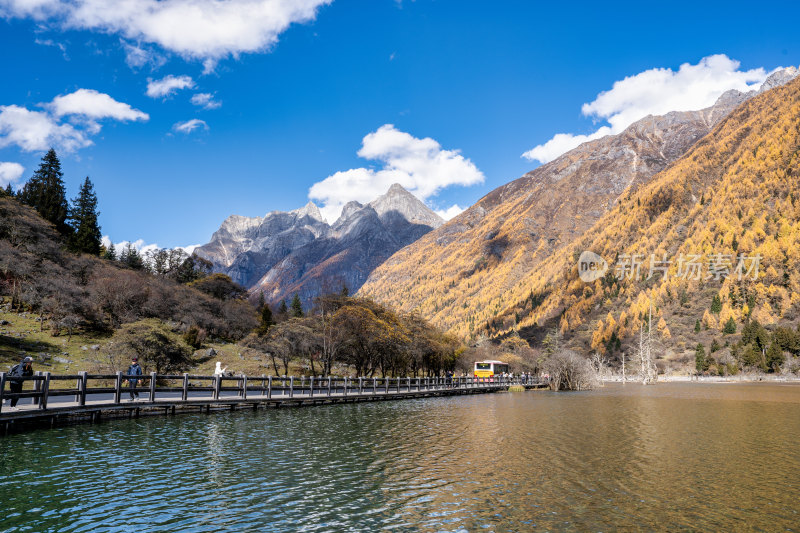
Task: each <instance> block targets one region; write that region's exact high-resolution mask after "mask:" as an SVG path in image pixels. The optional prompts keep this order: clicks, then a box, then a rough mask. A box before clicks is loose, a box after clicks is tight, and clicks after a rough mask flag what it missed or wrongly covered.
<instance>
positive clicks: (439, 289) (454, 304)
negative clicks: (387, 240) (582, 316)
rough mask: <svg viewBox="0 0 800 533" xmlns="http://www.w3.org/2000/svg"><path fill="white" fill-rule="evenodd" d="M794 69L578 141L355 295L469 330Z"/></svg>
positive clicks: (391, 264) (396, 260) (384, 269)
mask: <svg viewBox="0 0 800 533" xmlns="http://www.w3.org/2000/svg"><path fill="white" fill-rule="evenodd" d="M797 74H798V70H797V69H796V68H793V67H792V68H789V69H784V70H782V71H778V72H775V73H773V74H772V75H771V76H769V78H768V79H767V80H766V81H765V82H764V84H763V85H762V86H761V88H760V89H759V90H758V91H750V92H748V93H742V92H739V91H728V92H726V93H724V94H723V95H721V96H720V97H719V98H718V100H717V101H716V103H715V104H714V105H713V106H711V107H709V108H707V109H703V110H699V111H680V112H671V113H667V114H666V115H663V116H648V117H645V118H643V119H641V120H639V121H637V122H635V123H634V124H632V125H631V126H629V127H628V128H627V129H625V130H624V131H623V132H622V133H620V134H618V135H609V136H606V137H603V138H601V139H597V140H594V141H590V142H587V143H584V144H582V145H580V146H578V147H577V148H575V149H573V150H571V151H569V152H567V153H565V154H563V155H562V156H560V157H558V158H557V159H555V160H553V161H551V162H549V163H547V164H545V165H542V166H540V167H538V168H536V169H535V170H533V171H531V172H529V173H528V174H526V175H524V176H523V177H521V178H519V179H517V180H515V181H512V182H510V183H508V184H506V185H503V186H501V187H499V188H497V189H495V190H494V191H492V192H490V193H489V194H487V195H486V196H484V197H483V198H481V199H480V200H479V201H478V202H477V203H476V204H475V205H473V206H472V207H470V208H469V209H467V210H466V211H464V212H463V213H461V214H460V215H459V216H457V217H455V218H454V219H452V220H450V221H449V222H447V223H446V224H444V225H443V226H442V227H440V228H438V229H437V230H435V231H432V232H431V233H429V234H427V235H425V236H424V237H422V238H421V239H419V240H418V241H416V242H415V243H414V244H413V245H410V246H408V247H407V248H404V249H402V250H400V251H399V252H398V253H396V254H395V255H394V256H392V257H391V258H390V259H388V260H387V261H386V262H385V263H384V264H382V265H381V266H380V267H379V268H377V269H375V271H373V272H372V274H371V275H370V277H369V279H368V280H367V282H366V283H365V284H364V285H363V287H362V289H361V291H362V293H363V294H365V295H367V296H371V297H374V298H375V299H377V300H379V301H382V302H384V303H386V304H388V305H390V306H392V307H394V308H396V309H399V310H402V311H411V310H414V311H417V312H419V313H421V314H422V316H424V317H426V318H427V319H429V320H431V321H433V322H434V323H435V324H436V325H437V326H440V327H443V328H444V329H447V330H449V331H450V332H451V333H454V334H457V335H459V336H461V337H463V338H471V337H474V336H476V335H478V334H479V333H480V331H481V330H482V327H483V326H484V325H485V323H486V322H487V321H489V320H491V319H492V318H493V317H494V316H496V314H497V313H498V312H499V311H500V310H501V309H504V308H506V307H507V306H508V305H509V304H510V303H511V301H510V300H509V298H510V295H511V294H512V293H513V292H514V291H516V290H519V289H520V288H521V287H523V286H524V285H525V284H526V278H527V277H528V276H529V274H530V273H531V272H532V271H535V269H536V268H537V266H538V265H539V263H540V262H541V261H543V260H544V259H546V258H548V257H550V256H551V255H552V254H554V253H555V252H557V251H558V250H560V249H562V248H563V247H564V246H566V245H568V244H570V243H571V242H573V241H574V240H575V239H576V238H578V237H579V236H581V235H583V234H584V233H585V232H586V231H587V230H588V229H589V228H591V227H592V226H593V225H594V224H595V223H596V222H597V221H598V220H599V219H600V218H601V217H602V216H603V215H604V214H605V213H606V212H607V211H608V210H609V209H611V208H612V207H613V206H614V205H615V204H616V202H617V201H618V198H619V196H620V195H621V194H622V193H623V191H626V190H636V189H637V188H638V187H640V186H641V185H642V184H644V183H647V182H648V181H649V180H650V179H651V178H652V177H653V176H654V175H656V174H658V173H659V172H662V171H664V170H665V169H667V168H668V167H669V166H670V165H671V164H673V163H674V162H675V161H677V160H678V159H679V158H680V157H682V156H683V155H684V154H686V153H687V151H688V150H689V149H690V148H691V147H692V146H693V145H694V144H695V143H697V141H699V140H700V139H701V138H703V137H704V136H706V135H707V134H708V133H710V132H711V131H712V129H713V128H714V127H715V126H716V125H717V124H719V122H720V121H721V120H723V119H724V118H725V117H726V116H728V115H729V114H730V113H731V112H732V111H733V110H734V109H736V108H737V106H739V105H741V104H742V103H743V102H746V101H747V100H749V99H750V98H752V97H754V96H755V95H757V94H759V93H761V92H764V91H767V90H770V89H772V88H775V87H778V86H781V85H783V84H784V83H786V82H787V81H788V80H791V79H794V78H795V77H796V76H797Z"/></svg>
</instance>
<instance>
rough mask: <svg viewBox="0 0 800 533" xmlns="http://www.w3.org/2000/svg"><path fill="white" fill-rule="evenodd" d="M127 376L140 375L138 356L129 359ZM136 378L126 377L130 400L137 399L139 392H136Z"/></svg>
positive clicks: (137, 381)
mask: <svg viewBox="0 0 800 533" xmlns="http://www.w3.org/2000/svg"><path fill="white" fill-rule="evenodd" d="M128 375H129V376H141V375H142V367H140V366H139V358H138V357H134V358H132V359H131V366H129V367H128ZM139 381H140V380H138V379H132V378H129V379H128V387H130V393H131V401H133V400H138V399H139V393H138V392H136V386H137V385H138V384H139Z"/></svg>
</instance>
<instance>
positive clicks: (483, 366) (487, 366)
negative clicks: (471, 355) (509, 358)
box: [475, 363, 492, 370]
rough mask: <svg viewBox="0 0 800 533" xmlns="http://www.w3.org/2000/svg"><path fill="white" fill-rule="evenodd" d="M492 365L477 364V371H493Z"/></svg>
mask: <svg viewBox="0 0 800 533" xmlns="http://www.w3.org/2000/svg"><path fill="white" fill-rule="evenodd" d="M491 369H492V363H475V370H491Z"/></svg>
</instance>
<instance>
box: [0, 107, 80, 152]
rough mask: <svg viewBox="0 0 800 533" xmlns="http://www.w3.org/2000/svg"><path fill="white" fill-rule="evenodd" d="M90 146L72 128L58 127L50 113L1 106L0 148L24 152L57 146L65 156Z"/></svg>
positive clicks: (68, 126) (67, 125) (60, 125)
mask: <svg viewBox="0 0 800 533" xmlns="http://www.w3.org/2000/svg"><path fill="white" fill-rule="evenodd" d="M90 144H92V141H90V140H89V139H88V138H87V137H86V134H85V133H84V132H82V131H80V130H78V129H76V128H75V127H74V126H72V125H71V124H60V123H59V122H58V121H57V120H56V119H54V118H53V117H52V116H51V115H50V114H49V113H45V112H42V111H31V110H29V109H26V108H24V107H20V106H16V105H9V106H0V148H4V147H6V146H11V145H17V146H19V147H20V148H22V149H23V150H25V151H27V152H33V151H37V150H47V149H48V148H50V147H51V146H57V147H60V148H62V149H63V150H65V151H67V152H72V151H74V150H77V149H78V148H83V147H85V146H89V145H90Z"/></svg>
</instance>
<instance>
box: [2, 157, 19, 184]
mask: <svg viewBox="0 0 800 533" xmlns="http://www.w3.org/2000/svg"><path fill="white" fill-rule="evenodd" d="M23 172H25V167H23V166H22V165H20V164H19V163H10V162H5V161H0V186H2V187H5V186H6V185H8V184H9V183H14V182H15V181H17V180H18V179H19V178H20V176H22V173H23Z"/></svg>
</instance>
